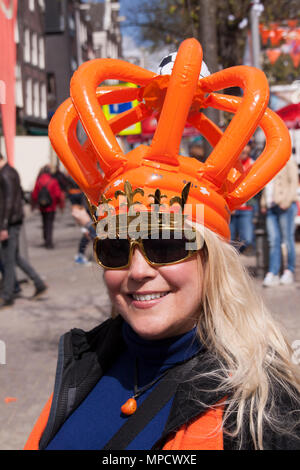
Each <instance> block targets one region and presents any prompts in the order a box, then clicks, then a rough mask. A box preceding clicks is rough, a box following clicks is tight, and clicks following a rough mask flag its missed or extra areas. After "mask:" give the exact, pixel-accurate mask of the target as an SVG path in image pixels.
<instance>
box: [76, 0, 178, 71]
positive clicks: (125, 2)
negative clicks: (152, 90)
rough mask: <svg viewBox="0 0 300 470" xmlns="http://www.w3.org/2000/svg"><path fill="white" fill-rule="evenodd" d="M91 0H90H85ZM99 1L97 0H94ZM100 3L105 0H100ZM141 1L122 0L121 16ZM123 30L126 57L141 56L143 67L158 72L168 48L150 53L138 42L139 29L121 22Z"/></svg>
mask: <svg viewBox="0 0 300 470" xmlns="http://www.w3.org/2000/svg"><path fill="white" fill-rule="evenodd" d="M83 1H87V2H88V1H89V0H83ZM94 1H96V2H97V0H94ZM98 1H99V2H100V3H101V2H103V1H104V0H98ZM139 3H140V1H139V0H120V7H121V8H120V16H125V17H126V14H127V13H128V10H129V9H130V10H133V9H134V8H135V6H136V5H138V4H139ZM121 31H122V37H123V55H124V59H127V58H128V59H130V58H132V57H140V58H141V62H142V63H141V65H142V67H144V68H146V69H148V70H151V71H153V72H157V67H158V64H159V63H160V62H161V59H162V58H163V57H165V56H166V55H167V54H168V53H169V52H174V51H173V50H172V51H169V49H168V48H165V49H162V50H160V51H159V52H156V53H152V54H150V53H149V52H148V51H147V49H146V48H145V47H142V46H141V45H140V44H137V36H138V34H137V30H136V28H133V27H126V26H125V23H124V26H123V25H122V23H121Z"/></svg>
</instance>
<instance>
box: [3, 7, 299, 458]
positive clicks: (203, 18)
mask: <svg viewBox="0 0 300 470" xmlns="http://www.w3.org/2000/svg"><path fill="white" fill-rule="evenodd" d="M188 37H195V38H197V39H198V40H199V41H200V43H201V44H202V47H203V53H204V56H203V57H204V61H205V63H206V64H207V66H208V69H209V70H210V72H211V73H214V72H216V71H218V70H220V69H225V68H227V67H232V66H236V65H248V66H254V67H257V68H260V69H261V70H263V71H264V72H265V74H266V76H267V80H268V83H269V86H270V101H269V104H268V106H269V107H270V108H271V109H272V110H273V111H275V112H276V113H277V114H278V115H279V116H280V117H281V118H282V119H283V120H284V121H285V123H286V125H287V127H288V129H289V133H290V137H291V141H292V155H291V158H292V159H293V161H294V163H295V165H296V170H295V175H296V178H298V180H299V172H300V4H299V0H233V1H230V2H224V0H182V1H181V0H151V1H149V0H103V1H84V0H18V1H17V0H0V153H1V154H3V155H4V157H5V159H7V161H8V163H9V165H10V166H12V167H14V168H15V169H16V170H17V172H18V174H19V176H20V182H21V186H22V189H23V191H24V206H25V219H24V223H23V227H22V232H21V235H20V251H21V253H22V255H23V256H24V258H25V259H27V260H28V261H30V263H31V265H32V266H33V267H34V269H36V271H37V272H38V273H39V275H40V276H41V278H42V280H43V282H44V283H45V284H47V286H48V290H47V291H45V292H44V293H43V295H42V296H41V297H39V298H38V299H35V300H33V299H32V298H31V297H32V296H33V295H34V292H35V287H36V286H34V285H33V284H32V283H31V282H29V281H28V278H26V277H25V275H24V274H23V273H22V272H21V271H18V280H19V281H20V288H21V291H20V292H19V294H18V296H17V298H16V299H15V302H14V304H13V305H11V306H8V307H7V308H4V309H0V449H7V450H8V449H21V448H22V447H23V446H24V444H25V442H26V439H27V437H28V434H29V432H30V430H31V429H32V426H33V424H34V422H35V420H36V418H37V417H38V415H39V413H40V411H41V409H42V407H43V405H44V403H45V402H46V400H47V398H48V397H49V395H50V393H51V392H52V389H53V383H54V375H55V367H56V358H57V346H58V340H59V337H60V335H61V334H63V333H64V332H66V331H67V330H69V329H70V328H74V327H77V328H83V329H90V328H93V327H94V326H96V325H97V324H99V323H100V322H101V321H102V320H104V319H105V318H107V317H108V316H109V315H110V308H111V307H110V302H109V299H108V296H107V293H106V290H105V286H104V283H103V280H102V271H101V268H100V267H99V266H97V265H96V264H95V262H93V260H92V243H91V242H89V243H88V245H87V246H86V247H84V249H82V253H83V255H82V256H81V253H79V241H80V239H81V237H82V235H83V233H82V230H81V229H80V227H79V226H78V225H77V224H76V223H75V221H74V219H73V218H72V216H71V201H73V203H74V201H75V199H76V194H78V193H76V191H77V190H78V187H77V188H76V184H74V185H73V186H72V185H71V186H70V181H69V183H68V185H67V186H65V185H64V183H63V180H62V178H63V177H65V178H67V177H68V175H67V172H66V170H65V168H64V167H63V165H62V164H61V162H60V161H59V159H58V156H57V155H56V153H55V152H54V150H53V149H52V147H51V145H50V141H49V138H48V125H49V122H50V120H51V118H52V116H53V115H54V113H55V111H56V110H57V108H58V107H59V105H60V104H61V103H62V102H64V101H65V100H66V99H67V98H68V97H69V95H70V90H69V85H70V79H71V77H72V75H73V73H74V72H75V70H76V69H77V68H78V67H79V66H80V65H81V64H82V63H83V62H85V61H87V60H93V59H97V58H112V59H123V60H126V61H129V62H131V63H134V64H136V65H139V66H141V67H143V68H146V69H148V70H151V71H153V72H156V73H157V71H158V66H159V64H160V62H161V59H162V58H163V57H165V56H168V55H169V54H170V53H173V52H175V51H176V50H177V49H178V46H179V44H180V43H181V42H182V41H183V40H184V39H185V38H188ZM162 73H163V74H164V72H163V71H162ZM116 84H117V82H116V81H115V80H108V81H107V83H106V85H116ZM129 85H130V86H131V85H132V84H129ZM226 93H228V94H232V95H237V96H241V95H242V93H241V90H240V88H230V89H228V90H226ZM135 105H136V102H130V103H122V104H121V105H116V104H114V105H105V106H103V111H104V113H105V116H106V118H107V119H111V118H114V117H115V116H116V115H118V114H120V113H121V112H124V111H126V110H129V109H131V108H132V107H134V106H135ZM204 113H205V114H206V115H207V117H209V118H210V119H211V120H213V121H214V123H216V124H217V125H218V126H219V128H220V129H221V130H222V131H225V129H226V127H227V126H228V124H229V123H230V121H231V119H232V115H230V114H229V113H227V112H222V111H217V110H214V109H209V110H205V111H204ZM155 129H156V120H155V119H154V118H153V116H150V117H149V118H147V119H145V120H144V121H143V122H142V123H137V124H135V125H133V126H131V127H130V128H127V129H125V130H123V131H122V132H120V134H118V136H117V139H118V142H119V144H120V146H121V148H122V150H123V151H124V152H127V151H130V150H132V149H134V148H135V147H136V146H138V145H140V144H146V145H147V144H149V143H150V142H151V139H152V137H153V135H154V133H155ZM77 137H78V140H79V142H80V143H83V142H84V141H85V139H86V135H85V132H84V130H83V128H82V126H81V125H80V124H79V125H78V128H77ZM264 146H265V136H264V134H263V132H262V130H261V129H260V128H258V130H257V131H256V132H255V134H254V135H253V137H252V139H251V149H250V150H251V151H250V153H249V155H248V157H249V158H250V157H251V164H252V163H253V162H254V161H255V160H256V159H257V158H258V157H259V155H260V154H261V153H262V151H263V149H264ZM211 150H212V149H211V147H210V145H209V143H208V142H207V141H206V140H205V139H203V137H202V136H201V133H200V131H199V130H197V129H195V128H193V127H192V126H190V125H187V126H186V127H185V129H184V132H183V137H182V141H181V146H180V154H181V155H183V156H187V157H192V158H196V159H197V160H200V161H202V162H205V160H206V158H207V157H208V156H209V154H210V152H211ZM45 166H47V168H49V169H50V170H49V171H51V173H52V176H53V175H54V176H55V177H56V178H57V180H58V182H59V184H60V186H61V191H62V193H64V197H65V201H66V203H65V208H64V212H61V210H60V209H59V208H57V209H56V215H55V225H54V232H53V243H54V248H53V249H52V248H51V246H50V248H51V249H46V248H45V246H43V241H44V240H43V239H42V221H41V216H40V214H39V211H38V210H36V211H35V212H32V211H31V208H30V202H31V198H32V193H33V190H34V187H35V184H36V181H37V177H38V174H39V172H40V170H41V168H42V167H43V168H45ZM297 169H298V172H297ZM0 182H1V181H0ZM0 189H1V187H0ZM72 198H73V199H72ZM74 198H75V199H74ZM259 203H260V195H258V198H257V199H256V200H255V205H254V206H252V210H253V211H254V210H255V212H256V215H255V220H254V222H253V221H252V222H253V223H255V227H254V228H255V235H256V237H257V238H256V242H257V243H256V245H253V246H251V249H250V250H247V252H245V253H244V254H241V257H242V259H243V262H244V264H245V266H246V267H247V268H248V269H249V270H250V271H251V273H253V274H254V275H255V276H256V277H255V282H256V284H257V288H258V291H259V292H260V293H261V294H262V295H263V298H264V299H265V301H266V303H267V305H268V306H269V308H270V310H271V311H272V312H273V313H274V316H275V317H276V318H277V320H278V321H279V322H280V323H281V324H282V326H283V328H284V329H285V330H286V332H287V335H288V338H289V341H290V343H291V345H293V349H294V362H295V363H298V364H300V309H299V305H300V242H299V235H300V233H299V231H300V188H299V186H298V190H297V195H296V199H295V200H294V203H295V207H296V209H295V214H296V215H295V219H294V220H295V225H296V234H297V237H296V238H297V239H296V270H295V273H294V274H295V275H294V279H293V280H294V281H295V282H292V283H291V284H288V285H278V286H275V287H274V286H273V287H267V288H263V287H262V282H263V279H264V276H265V274H266V272H267V270H268V266H267V259H268V245H267V234H266V226H265V217H264V214H261V213H260V206H259ZM253 208H254V209H253ZM0 231H1V227H0ZM51 244H52V241H51V243H50V245H51ZM79 255H80V256H79ZM75 258H76V260H77V262H75ZM1 280H2V279H1V275H0V282H1Z"/></svg>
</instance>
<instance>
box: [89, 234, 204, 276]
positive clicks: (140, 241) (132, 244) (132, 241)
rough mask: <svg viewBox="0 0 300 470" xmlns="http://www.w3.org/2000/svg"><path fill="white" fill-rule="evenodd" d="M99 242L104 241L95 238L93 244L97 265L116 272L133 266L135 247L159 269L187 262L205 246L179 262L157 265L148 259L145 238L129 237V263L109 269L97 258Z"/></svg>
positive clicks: (189, 253)
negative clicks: (144, 244) (159, 267)
mask: <svg viewBox="0 0 300 470" xmlns="http://www.w3.org/2000/svg"><path fill="white" fill-rule="evenodd" d="M99 240H102V239H101V238H99V237H95V239H94V243H93V250H94V257H95V260H96V262H97V264H99V265H100V266H101V267H102V268H104V269H112V270H116V269H127V268H129V266H130V264H131V260H132V255H133V251H134V247H135V246H137V247H138V248H139V250H140V252H141V253H142V255H143V257H144V259H145V260H146V262H147V263H148V264H149V265H150V266H154V267H156V266H157V267H158V266H168V265H171V264H178V263H182V262H183V261H185V260H187V259H188V258H191V257H192V256H194V255H195V254H196V253H198V252H199V251H201V250H202V249H203V246H204V245H203V246H202V247H201V248H199V249H198V250H188V253H187V255H186V256H185V257H184V258H180V259H179V260H176V261H171V262H169V263H155V262H153V261H151V260H149V258H148V257H147V254H146V252H145V249H144V246H143V238H138V239H137V240H136V239H134V238H130V237H127V240H128V241H129V257H128V263H127V264H125V265H123V266H118V267H116V268H111V267H108V266H105V265H104V264H103V263H102V262H101V261H100V260H99V258H98V256H97V250H96V245H97V243H98V241H99Z"/></svg>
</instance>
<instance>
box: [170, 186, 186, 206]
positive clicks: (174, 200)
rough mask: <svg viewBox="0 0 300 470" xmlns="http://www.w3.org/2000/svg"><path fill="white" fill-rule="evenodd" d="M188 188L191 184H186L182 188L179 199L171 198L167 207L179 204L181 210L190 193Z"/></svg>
mask: <svg viewBox="0 0 300 470" xmlns="http://www.w3.org/2000/svg"><path fill="white" fill-rule="evenodd" d="M190 187H191V182H189V183H186V185H185V186H184V188H183V190H182V192H181V197H179V196H174V197H172V198H171V199H170V202H169V205H170V206H172V205H173V204H175V203H176V202H178V204H180V206H181V209H182V210H183V209H184V206H185V204H186V201H187V198H188V195H189V192H190Z"/></svg>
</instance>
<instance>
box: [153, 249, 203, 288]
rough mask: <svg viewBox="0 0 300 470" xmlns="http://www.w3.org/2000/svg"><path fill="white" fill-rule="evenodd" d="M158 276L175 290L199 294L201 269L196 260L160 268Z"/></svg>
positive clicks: (199, 262)
mask: <svg viewBox="0 0 300 470" xmlns="http://www.w3.org/2000/svg"><path fill="white" fill-rule="evenodd" d="M159 270H160V274H161V275H162V276H163V277H164V279H166V280H167V282H168V283H169V284H170V285H172V286H173V287H174V288H175V289H176V290H181V291H186V290H190V292H198V293H199V292H201V290H202V279H203V268H202V264H201V261H200V260H198V258H196V257H195V258H190V259H188V260H186V261H184V262H183V263H178V264H173V265H170V266H162V267H161V268H159Z"/></svg>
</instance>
